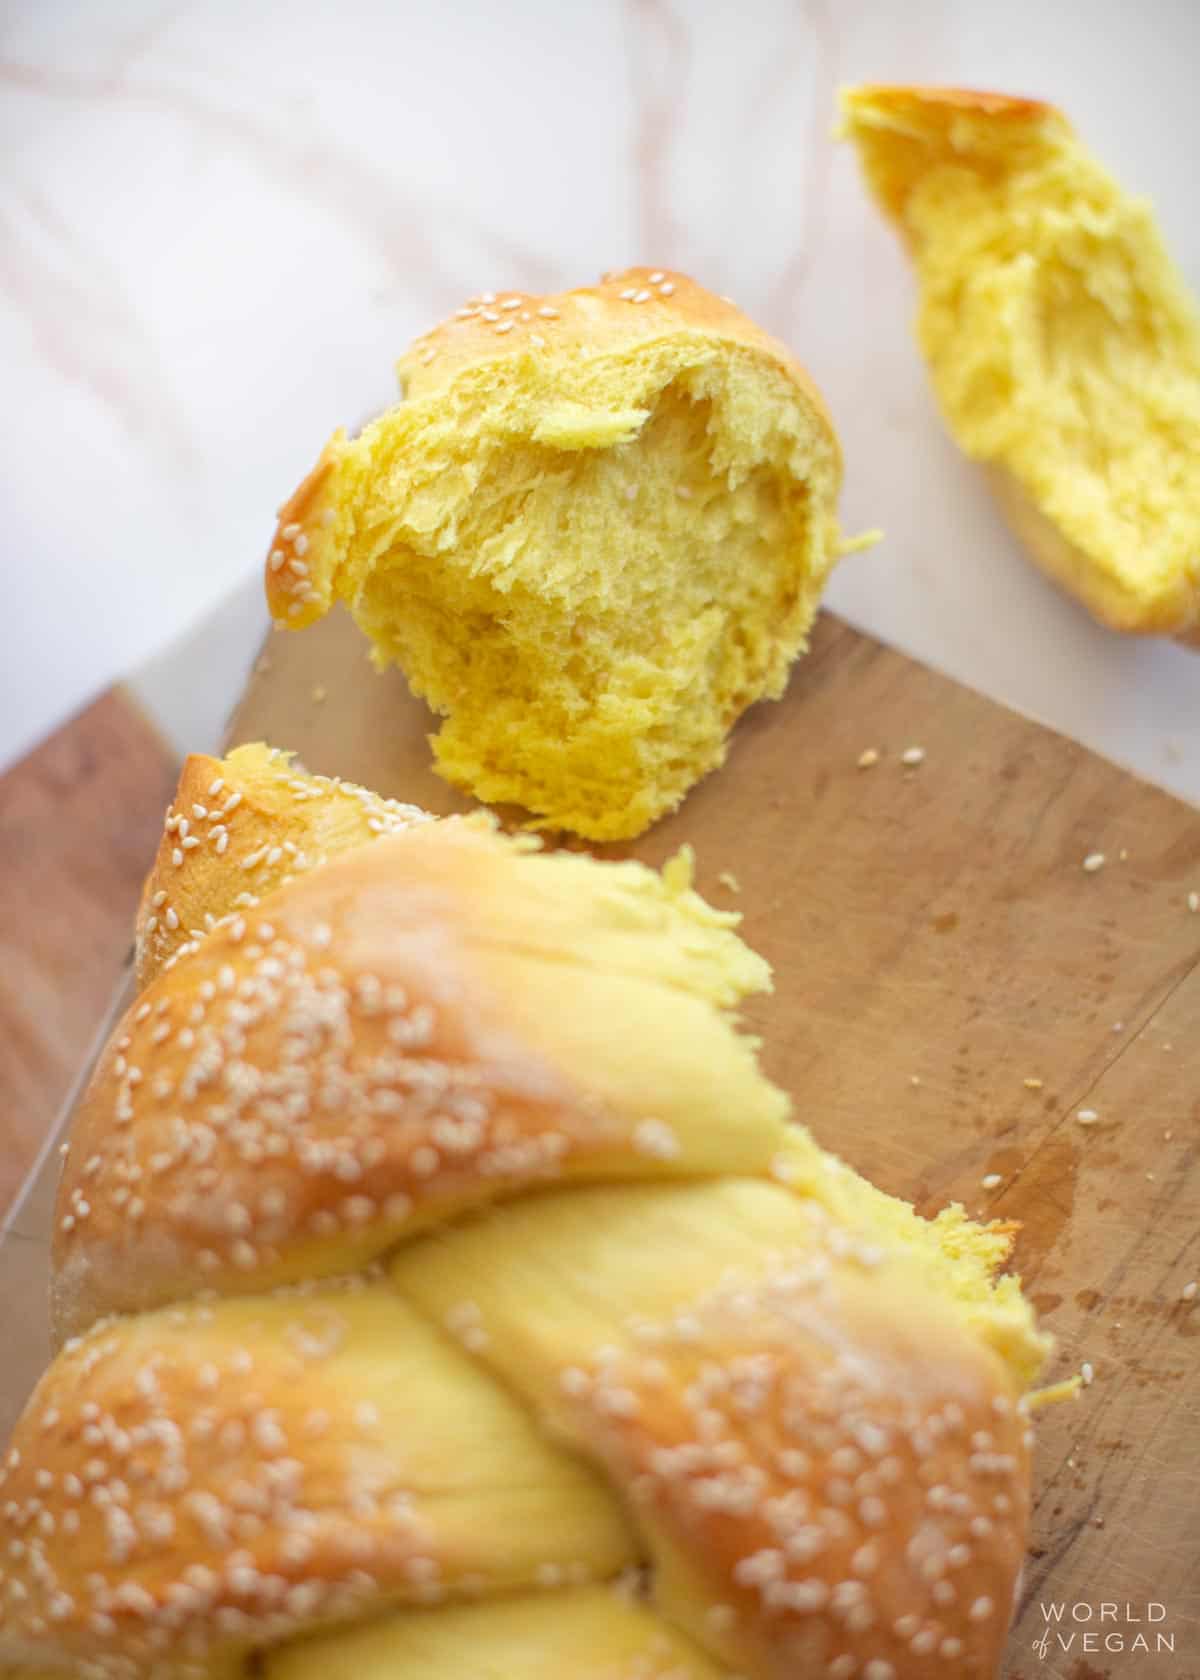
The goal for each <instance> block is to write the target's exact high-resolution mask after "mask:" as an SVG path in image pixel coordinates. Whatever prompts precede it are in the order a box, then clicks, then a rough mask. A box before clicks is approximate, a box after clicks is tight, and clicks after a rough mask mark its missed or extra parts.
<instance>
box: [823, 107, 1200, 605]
mask: <svg viewBox="0 0 1200 1680" xmlns="http://www.w3.org/2000/svg"><path fill="white" fill-rule="evenodd" d="M842 111H843V115H844V119H845V120H844V131H845V133H846V134H848V135H849V137H850V138H851V139H852V140H853V142H854V144H855V146H856V148H857V151H858V155H859V159H860V161H861V163H862V167H863V170H864V173H865V176H866V180H867V183H868V185H869V187H870V189H871V191H872V193H873V195H874V197H875V198H876V200H877V201H878V203H879V204H880V206H881V207H882V209H883V210H884V211H885V213H886V214H887V215H888V217H889V218H890V219H891V220H892V221H894V222H895V223H896V224H897V225H898V227H899V228H900V230H901V232H902V234H903V236H904V239H905V242H906V244H907V246H908V249H909V251H910V253H911V256H912V259H913V262H914V264H915V268H916V273H917V280H918V286H919V310H918V318H917V334H918V338H919V341H920V345H921V349H922V351H923V352H924V354H925V357H926V359H927V361H928V363H929V367H930V371H931V374H932V377H933V383H934V388H935V390H936V393H937V397H938V400H939V402H940V404H941V407H942V411H943V413H944V415H945V417H946V421H947V423H948V425H949V427H950V430H951V432H952V433H953V435H954V437H955V439H956V441H957V442H958V443H959V444H960V446H961V447H962V448H963V449H964V450H965V451H966V453H967V454H968V455H970V456H972V457H973V458H974V459H976V460H978V461H981V462H984V463H987V464H988V466H989V467H990V468H991V469H992V471H993V477H994V482H995V487H996V489H997V491H998V493H999V495H1000V499H1001V501H1002V504H1003V506H1004V508H1005V510H1006V512H1007V513H1008V515H1009V517H1010V519H1011V521H1012V523H1013V525H1014V526H1015V528H1016V529H1017V532H1018V535H1019V536H1021V537H1022V539H1023V540H1024V541H1025V542H1026V544H1027V545H1028V547H1029V548H1030V550H1031V551H1032V553H1033V555H1034V558H1035V559H1037V560H1038V562H1039V563H1040V564H1041V565H1042V566H1043V567H1044V568H1045V569H1046V570H1047V571H1048V572H1049V573H1050V574H1051V575H1052V576H1053V577H1054V578H1055V579H1056V580H1057V581H1058V582H1059V583H1060V584H1062V585H1063V586H1064V587H1066V588H1067V589H1069V590H1070V591H1072V592H1073V593H1074V594H1076V595H1077V596H1079V597H1080V598H1081V599H1082V600H1083V601H1084V602H1085V604H1086V605H1087V606H1088V607H1089V608H1090V609H1091V610H1092V612H1093V613H1095V614H1096V615H1097V616H1098V617H1099V618H1100V619H1101V620H1102V621H1103V622H1105V623H1106V624H1109V625H1110V626H1112V627H1113V628H1114V629H1118V630H1131V631H1145V632H1168V633H1172V634H1177V635H1181V636H1184V637H1186V636H1187V635H1188V633H1189V632H1193V631H1195V629H1196V627H1197V625H1198V624H1200V317H1198V315H1197V311H1196V306H1195V303H1194V301H1193V299H1192V298H1191V296H1190V295H1189V293H1188V291H1187V289H1186V287H1185V285H1184V283H1183V280H1182V278H1181V276H1180V274H1179V272H1178V270H1177V269H1176V267H1175V266H1174V264H1173V263H1172V261H1171V259H1170V256H1169V255H1168V253H1167V250H1166V247H1165V245H1164V242H1163V239H1162V235H1161V233H1160V231H1159V229H1158V226H1157V224H1156V222H1155V219H1154V213H1153V210H1152V207H1151V206H1150V205H1149V204H1148V203H1147V202H1146V201H1145V200H1143V199H1138V198H1133V197H1130V196H1129V195H1127V194H1126V193H1124V192H1123V191H1122V190H1121V188H1120V187H1119V186H1118V185H1117V183H1116V182H1115V181H1114V180H1113V179H1112V177H1111V176H1110V175H1109V174H1108V173H1107V172H1106V171H1105V170H1104V169H1103V168H1102V167H1101V166H1100V165H1099V164H1098V163H1097V162H1096V160H1095V159H1094V158H1093V157H1092V156H1091V155H1090V154H1089V153H1088V152H1087V151H1086V150H1085V148H1084V146H1083V145H1082V144H1081V142H1080V140H1079V138H1078V136H1077V135H1076V134H1075V132H1074V130H1073V129H1072V127H1071V125H1070V124H1069V123H1068V122H1067V120H1066V118H1065V117H1063V116H1062V115H1061V113H1060V112H1058V111H1056V110H1055V109H1054V108H1053V107H1051V106H1048V105H1043V104H1039V103H1037V102H1035V101H1031V100H1022V99H1010V98H1007V97H1005V96H1002V95H998V94H977V93H971V92H967V91H960V90H954V89H922V88H894V87H860V88H852V89H850V90H848V91H846V92H845V93H843V95H842Z"/></svg>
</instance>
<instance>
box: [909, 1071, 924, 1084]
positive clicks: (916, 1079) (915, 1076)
mask: <svg viewBox="0 0 1200 1680" xmlns="http://www.w3.org/2000/svg"><path fill="white" fill-rule="evenodd" d="M908 1083H909V1084H910V1085H919V1084H920V1083H921V1076H920V1074H919V1073H914V1074H913V1075H912V1076H911V1078H910V1079H909V1081H908Z"/></svg>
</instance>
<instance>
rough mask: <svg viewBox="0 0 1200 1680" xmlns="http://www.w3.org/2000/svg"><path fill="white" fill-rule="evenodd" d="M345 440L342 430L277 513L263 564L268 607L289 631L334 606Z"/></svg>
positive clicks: (333, 438) (274, 617)
mask: <svg viewBox="0 0 1200 1680" xmlns="http://www.w3.org/2000/svg"><path fill="white" fill-rule="evenodd" d="M345 441H346V434H345V432H343V431H341V430H340V429H339V430H338V431H336V432H335V433H334V434H333V436H332V437H331V438H330V440H329V442H328V443H327V444H326V445H325V447H324V449H323V450H322V451H321V454H320V457H319V459H318V461H317V464H316V466H315V467H313V469H312V471H311V472H309V473H308V474H307V475H306V476H305V477H304V478H302V479H301V481H300V483H299V484H298V485H297V486H296V488H295V490H293V492H292V494H291V495H290V496H289V497H288V499H287V501H286V502H285V503H284V504H283V506H282V507H281V508H280V510H279V514H278V520H277V523H276V526H275V535H274V537H273V538H272V541H271V547H270V550H269V552H268V554H267V559H266V566H265V581H266V592H267V606H268V608H269V610H270V613H271V617H272V618H273V619H275V620H276V621H277V622H278V623H280V624H283V625H287V626H288V627H289V628H293V627H296V626H298V625H300V624H307V623H311V622H312V620H313V618H319V617H320V615H321V613H322V612H324V611H326V610H327V609H328V607H329V604H330V599H331V596H330V592H329V590H328V587H327V586H326V585H327V580H328V579H329V577H330V576H331V574H332V571H333V567H334V562H335V559H336V555H337V552H338V549H337V538H336V532H335V529H334V521H335V518H336V515H335V511H334V485H335V480H336V469H337V463H338V459H339V457H340V455H341V452H342V449H343V447H344V445H345Z"/></svg>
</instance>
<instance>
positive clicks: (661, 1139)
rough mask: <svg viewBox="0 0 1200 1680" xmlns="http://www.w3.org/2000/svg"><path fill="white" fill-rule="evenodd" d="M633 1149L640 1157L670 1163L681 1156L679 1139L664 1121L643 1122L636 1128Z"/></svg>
mask: <svg viewBox="0 0 1200 1680" xmlns="http://www.w3.org/2000/svg"><path fill="white" fill-rule="evenodd" d="M633 1147H634V1148H635V1149H636V1150H637V1152H638V1154H639V1155H650V1156H653V1157H654V1158H655V1159H656V1160H660V1161H670V1160H673V1159H674V1158H675V1157H676V1156H677V1155H678V1154H679V1147H680V1146H679V1139H678V1138H677V1137H676V1135H675V1133H674V1131H673V1130H672V1129H671V1127H670V1126H668V1125H667V1124H666V1122H665V1121H663V1120H642V1121H640V1122H639V1123H638V1125H637V1126H635V1127H634V1132H633Z"/></svg>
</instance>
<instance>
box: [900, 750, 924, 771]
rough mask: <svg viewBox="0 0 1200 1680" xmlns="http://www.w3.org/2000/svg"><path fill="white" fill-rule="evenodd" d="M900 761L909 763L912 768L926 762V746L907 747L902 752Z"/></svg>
mask: <svg viewBox="0 0 1200 1680" xmlns="http://www.w3.org/2000/svg"><path fill="white" fill-rule="evenodd" d="M900 762H901V764H907V765H908V766H909V767H910V768H915V767H916V766H917V765H918V764H924V762H925V748H924V747H905V749H904V751H903V752H902V753H901V754H900Z"/></svg>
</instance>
